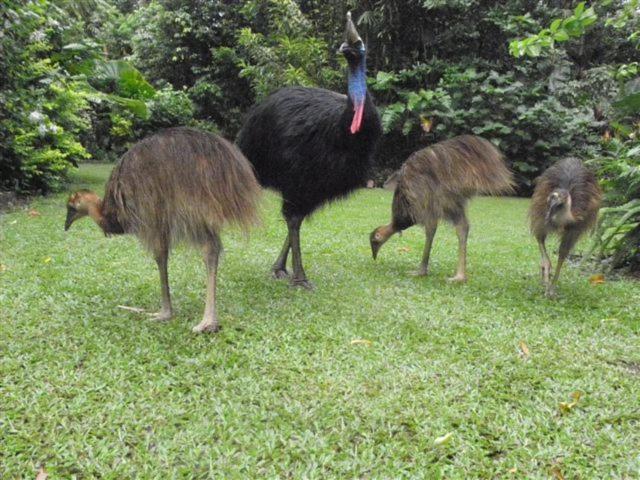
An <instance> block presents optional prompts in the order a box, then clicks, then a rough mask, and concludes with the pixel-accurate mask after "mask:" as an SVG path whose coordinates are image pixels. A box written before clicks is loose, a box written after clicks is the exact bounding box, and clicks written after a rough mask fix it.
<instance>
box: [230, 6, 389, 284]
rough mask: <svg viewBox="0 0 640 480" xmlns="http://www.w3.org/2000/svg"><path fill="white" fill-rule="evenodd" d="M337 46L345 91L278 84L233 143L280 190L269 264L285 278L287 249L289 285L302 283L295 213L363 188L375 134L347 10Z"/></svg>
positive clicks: (299, 217) (360, 49) (360, 50)
mask: <svg viewBox="0 0 640 480" xmlns="http://www.w3.org/2000/svg"><path fill="white" fill-rule="evenodd" d="M346 37H347V38H346V42H345V43H343V44H342V46H341V47H340V51H341V52H342V53H343V54H344V55H345V57H346V58H347V61H348V64H349V89H348V95H341V94H338V93H335V92H331V91H329V90H325V89H320V88H304V87H293V88H283V89H281V90H279V91H277V92H275V93H274V94H272V95H270V96H269V97H267V98H266V99H265V100H264V101H263V102H262V103H260V104H259V105H257V106H255V107H254V108H253V109H252V110H251V111H250V112H249V114H248V116H247V118H246V120H245V123H244V125H243V127H242V129H241V131H240V133H239V135H238V139H237V143H238V146H239V147H240V149H241V150H242V152H243V153H244V154H245V156H246V157H247V158H248V159H249V161H250V162H251V163H252V164H253V166H254V168H255V171H256V174H257V176H258V179H259V181H260V183H261V184H262V185H263V186H265V187H268V188H273V189H274V190H277V191H278V192H280V194H281V195H282V213H283V216H284V217H285V220H286V221H287V226H288V229H289V233H288V236H287V239H286V240H285V243H284V246H283V249H282V252H281V254H280V256H279V257H278V259H277V260H276V262H275V264H274V266H273V273H274V275H275V276H276V277H277V278H284V277H285V276H287V272H286V260H287V256H288V252H289V250H290V249H291V251H292V257H293V259H292V260H293V278H292V283H293V284H294V285H302V286H306V287H309V286H310V284H309V283H308V281H307V279H306V275H305V273H304V269H303V267H302V261H301V258H300V251H299V248H300V247H299V228H300V225H301V223H302V221H303V219H304V218H305V217H306V216H308V215H310V214H311V213H313V212H314V211H315V210H316V209H317V208H319V207H321V206H322V205H323V204H325V203H327V202H329V201H332V200H335V199H338V198H341V197H344V196H346V195H348V194H349V193H350V192H352V191H353V190H355V189H356V188H358V187H360V186H363V185H364V183H365V180H366V174H367V171H368V169H369V167H370V166H371V162H372V158H373V153H374V149H375V147H376V144H377V141H378V139H379V137H380V135H381V134H382V127H381V124H380V118H379V115H378V112H377V110H376V107H375V105H374V103H373V100H372V98H371V97H370V95H369V94H368V93H367V91H366V77H365V48H364V44H363V43H362V40H361V39H360V37H359V35H358V33H357V32H356V30H355V27H354V25H353V23H352V21H351V17H350V15H348V18H347V32H346Z"/></svg>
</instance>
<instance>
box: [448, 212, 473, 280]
mask: <svg viewBox="0 0 640 480" xmlns="http://www.w3.org/2000/svg"><path fill="white" fill-rule="evenodd" d="M456 233H457V234H458V270H457V271H456V274H455V276H453V277H451V278H450V279H449V281H450V282H466V281H467V238H468V237H469V221H468V220H467V215H466V213H463V215H462V217H461V219H460V220H459V221H458V222H457V223H456Z"/></svg>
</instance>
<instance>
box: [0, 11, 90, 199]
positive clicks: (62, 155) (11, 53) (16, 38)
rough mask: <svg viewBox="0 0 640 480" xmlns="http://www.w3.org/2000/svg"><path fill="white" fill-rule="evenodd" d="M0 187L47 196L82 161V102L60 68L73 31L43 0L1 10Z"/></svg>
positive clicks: (85, 106)
mask: <svg viewBox="0 0 640 480" xmlns="http://www.w3.org/2000/svg"><path fill="white" fill-rule="evenodd" d="M0 22H2V24H3V30H2V34H0V72H1V73H0V76H1V78H0V112H1V113H0V188H2V189H13V190H16V191H18V192H23V191H27V190H40V191H46V190H49V189H51V188H53V187H55V186H56V184H57V183H58V182H59V181H60V180H61V179H62V178H63V177H64V174H65V172H66V171H67V169H68V168H69V167H70V166H72V165H74V164H75V163H76V162H77V161H79V160H81V159H83V158H86V157H87V156H88V154H87V152H86V151H85V149H84V147H83V146H82V145H81V144H80V143H79V141H78V137H79V135H80V132H81V131H82V130H84V129H87V128H88V126H89V121H88V115H87V112H88V107H89V105H88V102H87V98H86V96H85V95H84V94H83V93H82V92H81V91H80V89H79V88H78V85H77V82H76V81H74V80H73V79H72V78H71V77H70V76H69V75H68V73H67V71H66V70H65V65H64V64H63V63H61V61H63V60H64V59H65V52H64V50H63V45H64V44H65V43H64V40H65V38H66V35H67V33H68V32H69V30H71V29H73V28H74V25H73V24H72V23H71V22H70V21H68V19H67V18H66V17H65V15H64V12H62V11H61V10H60V9H59V8H57V7H55V6H54V5H53V4H51V3H49V2H48V1H46V0H42V1H38V2H22V1H14V0H7V1H5V2H3V3H2V5H0Z"/></svg>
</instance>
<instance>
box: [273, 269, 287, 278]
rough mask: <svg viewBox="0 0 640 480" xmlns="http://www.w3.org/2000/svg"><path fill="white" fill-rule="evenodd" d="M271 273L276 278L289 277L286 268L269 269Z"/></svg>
mask: <svg viewBox="0 0 640 480" xmlns="http://www.w3.org/2000/svg"><path fill="white" fill-rule="evenodd" d="M271 274H272V275H273V278H275V279H276V280H282V279H284V278H289V272H287V269H286V268H274V269H273V270H271Z"/></svg>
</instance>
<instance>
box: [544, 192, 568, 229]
mask: <svg viewBox="0 0 640 480" xmlns="http://www.w3.org/2000/svg"><path fill="white" fill-rule="evenodd" d="M546 217H547V221H548V220H550V219H557V220H560V221H564V222H568V221H571V220H572V215H571V194H570V193H569V191H568V190H566V189H564V188H557V189H555V190H554V191H553V192H551V194H550V195H549V197H548V198H547V215H546Z"/></svg>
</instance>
